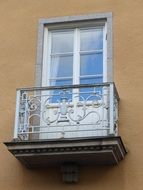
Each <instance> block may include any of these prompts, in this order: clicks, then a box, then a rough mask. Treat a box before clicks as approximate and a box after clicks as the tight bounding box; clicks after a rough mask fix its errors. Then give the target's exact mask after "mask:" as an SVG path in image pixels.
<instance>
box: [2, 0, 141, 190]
mask: <svg viewBox="0 0 143 190" xmlns="http://www.w3.org/2000/svg"><path fill="white" fill-rule="evenodd" d="M96 12H112V13H113V58H114V81H115V83H116V86H117V89H118V92H119V95H120V98H121V101H120V125H119V131H120V135H121V136H122V138H123V140H124V143H125V145H126V146H127V147H128V149H129V152H128V155H127V156H126V158H125V160H123V161H122V162H121V163H120V164H119V165H118V166H114V167H92V168H88V167H85V168H82V169H81V172H80V181H79V183H78V184H74V185H69V184H63V183H62V180H61V173H60V170H59V169H47V170H28V169H26V168H24V167H23V166H22V165H21V164H20V163H19V162H18V161H17V160H16V159H15V158H14V157H13V156H12V155H11V154H10V153H9V152H8V151H7V149H6V147H5V146H4V145H3V143H2V142H3V141H10V140H11V139H12V134H13V124H14V111H15V89H16V88H17V87H25V86H34V72H35V60H36V46H37V28H38V19H40V18H49V17H58V16H66V15H79V14H87V13H96ZM142 23H143V1H142V0H136V1H135V0H118V1H115V0H88V1H87V0H30V1H29V0H0V141H1V144H0V163H1V164H0V190H29V189H30V190H40V189H42V190H47V189H49V190H57V189H58V190H66V189H70V190H89V189H90V190H95V189H96V190H103V189H106V190H135V189H136V190H142V189H143V182H142V180H143V164H142V161H143V149H142V146H143V145H142V144H143V138H142V135H143V98H142V97H143V96H142V94H143V53H142V51H143V26H142Z"/></svg>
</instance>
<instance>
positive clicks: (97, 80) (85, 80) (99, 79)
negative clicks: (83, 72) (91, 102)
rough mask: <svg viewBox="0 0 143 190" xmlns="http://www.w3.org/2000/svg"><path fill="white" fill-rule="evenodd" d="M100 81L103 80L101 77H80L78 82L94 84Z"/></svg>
mask: <svg viewBox="0 0 143 190" xmlns="http://www.w3.org/2000/svg"><path fill="white" fill-rule="evenodd" d="M102 82H103V77H93V78H80V84H95V83H102Z"/></svg>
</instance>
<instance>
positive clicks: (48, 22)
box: [35, 12, 113, 87]
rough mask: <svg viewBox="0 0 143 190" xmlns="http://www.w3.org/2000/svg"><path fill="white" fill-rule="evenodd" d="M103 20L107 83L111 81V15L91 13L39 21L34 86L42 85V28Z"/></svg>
mask: <svg viewBox="0 0 143 190" xmlns="http://www.w3.org/2000/svg"><path fill="white" fill-rule="evenodd" d="M100 19H101V20H102V19H105V20H106V21H107V82H112V81H113V55H112V13H111V12H105V13H92V14H86V15H76V16H64V17H55V18H48V19H40V20H39V29H38V45H37V61H36V70H35V86H37V87H40V86H41V85H42V67H43V65H42V63H43V43H44V26H45V25H46V26H54V25H59V27H60V25H61V24H64V25H66V24H69V23H75V22H81V21H85V22H86V21H94V20H95V21H97V20H99V21H100Z"/></svg>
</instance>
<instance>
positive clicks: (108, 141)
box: [4, 136, 127, 168]
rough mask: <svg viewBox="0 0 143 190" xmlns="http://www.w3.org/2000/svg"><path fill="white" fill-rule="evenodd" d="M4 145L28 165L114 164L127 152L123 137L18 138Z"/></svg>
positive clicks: (29, 166)
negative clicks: (29, 139)
mask: <svg viewBox="0 0 143 190" xmlns="http://www.w3.org/2000/svg"><path fill="white" fill-rule="evenodd" d="M4 144H5V145H6V146H7V147H8V150H9V151H10V152H11V153H12V154H13V155H14V156H15V157H16V158H17V159H18V160H19V161H20V162H21V163H22V164H24V165H25V166H26V167H28V168H41V167H50V166H60V165H62V164H64V163H76V164H77V165H114V164H118V162H119V161H121V160H122V159H123V158H124V157H125V155H126V153H127V152H126V149H125V147H124V144H123V142H122V139H121V137H119V136H118V137H98V138H81V139H63V140H38V141H15V142H5V143H4Z"/></svg>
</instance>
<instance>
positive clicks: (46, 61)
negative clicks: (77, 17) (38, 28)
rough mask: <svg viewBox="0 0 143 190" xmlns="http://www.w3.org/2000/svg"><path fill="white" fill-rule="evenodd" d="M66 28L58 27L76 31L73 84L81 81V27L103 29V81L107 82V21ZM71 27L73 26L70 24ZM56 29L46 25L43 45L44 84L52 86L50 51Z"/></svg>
mask: <svg viewBox="0 0 143 190" xmlns="http://www.w3.org/2000/svg"><path fill="white" fill-rule="evenodd" d="M79 25H80V28H77V27H76V28H72V29H71V28H69V29H68V28H66V29H64V27H63V28H61V27H59V28H58V29H59V30H60V31H62V30H63V31H68V30H69V31H70V30H73V31H74V42H73V46H74V47H73V76H72V77H73V84H79V83H80V50H79V47H80V36H79V35H80V29H81V30H82V29H89V28H98V27H99V28H102V29H103V82H107V39H106V38H107V23H106V22H104V23H103V24H102V25H101V26H99V25H98V24H95V26H94V25H93V23H92V25H91V26H92V27H91V26H90V25H89V23H88V25H87V27H86V25H85V23H84V28H83V27H81V26H82V25H81V24H79ZM70 27H71V26H70ZM53 31H54V30H48V27H47V26H45V28H44V45H43V64H42V65H43V70H42V86H50V83H49V81H50V66H51V60H50V53H51V32H53Z"/></svg>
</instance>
